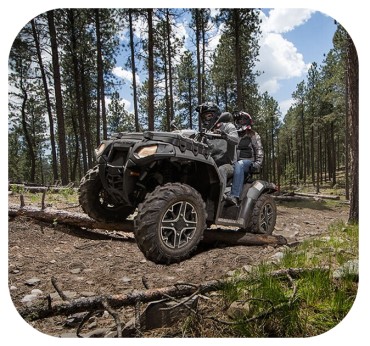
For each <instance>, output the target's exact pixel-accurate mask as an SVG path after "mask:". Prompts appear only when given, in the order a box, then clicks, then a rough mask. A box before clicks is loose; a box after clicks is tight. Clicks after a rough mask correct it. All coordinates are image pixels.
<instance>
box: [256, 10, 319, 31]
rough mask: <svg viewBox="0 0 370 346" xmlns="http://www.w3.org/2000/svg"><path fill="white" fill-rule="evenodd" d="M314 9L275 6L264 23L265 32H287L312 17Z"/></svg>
mask: <svg viewBox="0 0 370 346" xmlns="http://www.w3.org/2000/svg"><path fill="white" fill-rule="evenodd" d="M313 12H314V11H313V10H310V9H300V8H275V9H272V10H271V11H270V12H269V16H268V18H267V17H266V16H264V18H265V20H264V21H263V23H262V30H263V31H264V32H275V33H285V32H288V31H291V30H293V29H294V28H296V27H297V26H299V25H301V24H304V23H305V22H307V20H309V19H310V17H311V15H312V13H313Z"/></svg>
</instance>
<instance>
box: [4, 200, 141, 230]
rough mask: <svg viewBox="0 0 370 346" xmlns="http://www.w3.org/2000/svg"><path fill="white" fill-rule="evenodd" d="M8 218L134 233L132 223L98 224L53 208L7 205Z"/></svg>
mask: <svg viewBox="0 0 370 346" xmlns="http://www.w3.org/2000/svg"><path fill="white" fill-rule="evenodd" d="M8 209H9V212H8V213H9V216H11V217H16V216H28V217H31V218H33V219H36V220H38V221H43V222H48V223H60V224H65V225H69V226H78V227H81V228H90V229H105V230H111V231H125V232H133V231H134V222H133V221H130V220H126V221H124V222H120V223H114V222H109V223H108V222H99V221H96V220H94V219H92V218H90V217H88V216H87V215H85V214H82V213H76V212H71V211H66V210H59V209H54V208H45V209H40V208H36V207H34V206H24V207H19V206H17V205H14V204H9V208H8Z"/></svg>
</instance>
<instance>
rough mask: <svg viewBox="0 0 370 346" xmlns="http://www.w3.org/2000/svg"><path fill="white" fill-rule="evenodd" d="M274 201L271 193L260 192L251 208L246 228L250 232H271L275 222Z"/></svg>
mask: <svg viewBox="0 0 370 346" xmlns="http://www.w3.org/2000/svg"><path fill="white" fill-rule="evenodd" d="M276 213H277V212H276V203H275V200H274V199H273V198H272V196H271V195H268V194H266V193H264V194H262V195H261V196H260V197H259V198H258V199H257V202H256V204H255V206H254V208H253V213H252V218H251V221H250V223H249V227H248V229H249V230H250V232H252V233H260V234H272V232H273V231H274V228H275V223H276Z"/></svg>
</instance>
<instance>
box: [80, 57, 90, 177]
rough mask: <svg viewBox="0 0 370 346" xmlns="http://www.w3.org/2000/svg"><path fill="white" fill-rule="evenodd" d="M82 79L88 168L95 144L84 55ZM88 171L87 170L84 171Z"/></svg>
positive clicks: (81, 60)
mask: <svg viewBox="0 0 370 346" xmlns="http://www.w3.org/2000/svg"><path fill="white" fill-rule="evenodd" d="M79 66H80V79H81V93H82V95H81V98H82V110H83V120H84V124H85V136H86V151H87V164H88V168H92V166H93V164H94V162H93V159H94V156H93V149H94V148H93V145H92V140H91V130H90V117H89V104H88V103H89V102H88V92H87V90H86V80H85V62H84V60H83V58H82V57H80V63H79ZM84 172H86V171H84Z"/></svg>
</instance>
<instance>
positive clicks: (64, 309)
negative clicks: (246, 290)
mask: <svg viewBox="0 0 370 346" xmlns="http://www.w3.org/2000/svg"><path fill="white" fill-rule="evenodd" d="M220 286H221V283H220V282H219V281H218V280H212V281H208V282H205V283H202V284H200V285H199V286H195V285H189V284H185V283H184V284H176V285H175V286H170V287H163V288H156V289H149V290H146V291H133V292H130V293H127V294H115V295H104V296H94V297H86V298H85V297H84V298H78V299H73V300H70V301H62V302H55V303H54V304H53V303H52V302H50V299H49V298H48V299H46V300H45V304H44V305H41V306H40V305H39V304H38V305H34V306H29V307H24V308H21V309H19V310H18V312H19V314H20V315H21V316H22V317H23V318H24V319H26V320H29V321H35V320H39V319H42V318H48V317H52V316H58V315H65V316H68V315H70V314H74V313H77V312H85V311H97V310H105V307H104V302H106V303H108V305H109V306H110V307H111V308H113V309H117V308H121V307H124V306H129V305H135V303H136V302H141V303H148V302H151V301H156V300H160V299H163V298H167V297H168V296H170V297H172V298H182V297H187V296H190V295H192V294H194V293H195V292H197V294H198V293H199V294H204V293H207V292H211V291H217V290H218V289H220Z"/></svg>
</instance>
